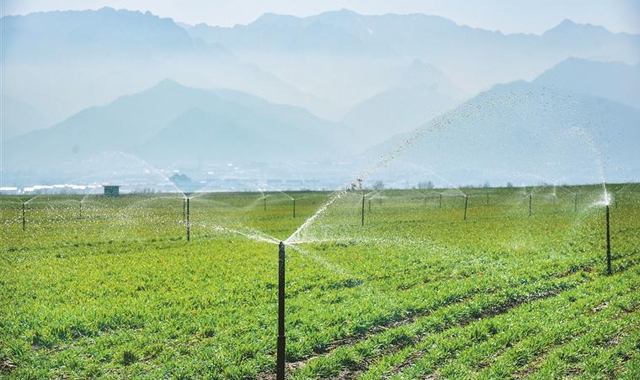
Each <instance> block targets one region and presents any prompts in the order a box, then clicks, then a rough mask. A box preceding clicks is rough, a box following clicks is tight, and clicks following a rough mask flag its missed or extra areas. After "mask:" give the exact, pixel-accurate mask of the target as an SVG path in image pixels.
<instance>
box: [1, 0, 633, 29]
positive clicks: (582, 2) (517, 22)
mask: <svg viewBox="0 0 640 380" xmlns="http://www.w3.org/2000/svg"><path fill="white" fill-rule="evenodd" d="M0 4H2V8H3V9H2V13H3V14H4V15H8V14H26V13H31V12H36V11H52V10H66V9H98V8H101V7H104V6H110V7H113V8H117V9H120V8H126V9H130V10H140V11H151V12H152V13H154V14H156V15H159V16H163V17H171V18H173V19H174V20H176V21H180V22H185V23H188V24H197V23H207V24H210V25H221V26H232V25H235V24H247V23H250V22H251V21H253V20H255V19H256V18H258V17H259V16H260V15H262V14H264V13H266V12H272V13H280V14H292V15H296V16H308V15H312V14H318V13H322V12H324V11H330V10H337V9H342V8H346V9H350V10H353V11H356V12H359V13H362V14H384V13H400V14H404V13H424V14H431V15H438V16H442V17H446V18H448V19H450V20H453V21H455V22H457V23H459V24H465V25H469V26H473V27H480V28H484V29H489V30H500V31H502V32H505V33H517V32H522V33H536V34H541V33H543V32H544V31H545V30H548V29H551V28H552V27H554V26H555V25H557V24H559V23H560V22H561V21H562V20H564V19H571V20H573V21H575V22H579V23H590V24H594V25H603V26H605V27H606V28H607V29H609V30H611V31H613V32H628V33H638V34H640V0H109V1H107V0H1V1H0ZM187 5H188V6H187Z"/></svg>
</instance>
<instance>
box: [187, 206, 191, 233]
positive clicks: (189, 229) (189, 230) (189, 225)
mask: <svg viewBox="0 0 640 380" xmlns="http://www.w3.org/2000/svg"><path fill="white" fill-rule="evenodd" d="M187 241H191V222H190V221H189V198H187Z"/></svg>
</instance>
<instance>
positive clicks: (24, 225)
mask: <svg viewBox="0 0 640 380" xmlns="http://www.w3.org/2000/svg"><path fill="white" fill-rule="evenodd" d="M25 208H26V206H25V203H24V202H22V231H26V230H27V219H26V218H25V215H24V213H25Z"/></svg>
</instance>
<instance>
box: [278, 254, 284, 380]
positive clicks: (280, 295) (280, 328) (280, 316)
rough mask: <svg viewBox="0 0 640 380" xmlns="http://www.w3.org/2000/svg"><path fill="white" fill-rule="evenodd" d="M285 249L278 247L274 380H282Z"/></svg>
mask: <svg viewBox="0 0 640 380" xmlns="http://www.w3.org/2000/svg"><path fill="white" fill-rule="evenodd" d="M285 260H286V255H285V248H284V243H283V242H280V244H279V245H278V347H277V354H276V355H277V356H276V380H284V365H285V346H286V335H285V331H284V315H285V314H284V312H285V307H284V299H285Z"/></svg>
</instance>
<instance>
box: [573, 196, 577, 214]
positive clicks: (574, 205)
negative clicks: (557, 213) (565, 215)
mask: <svg viewBox="0 0 640 380" xmlns="http://www.w3.org/2000/svg"><path fill="white" fill-rule="evenodd" d="M573 212H578V193H575V194H574V195H573Z"/></svg>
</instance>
